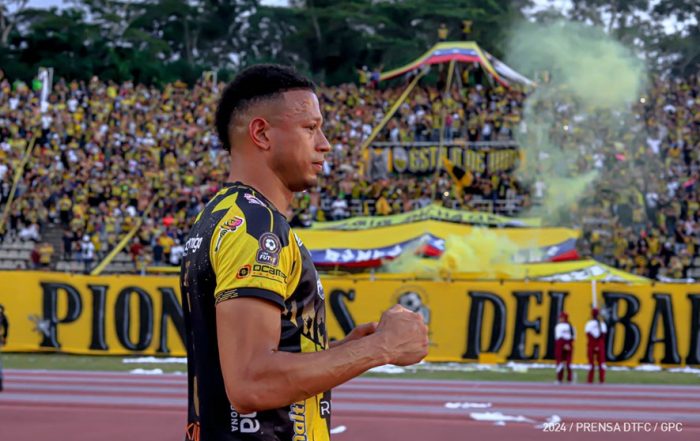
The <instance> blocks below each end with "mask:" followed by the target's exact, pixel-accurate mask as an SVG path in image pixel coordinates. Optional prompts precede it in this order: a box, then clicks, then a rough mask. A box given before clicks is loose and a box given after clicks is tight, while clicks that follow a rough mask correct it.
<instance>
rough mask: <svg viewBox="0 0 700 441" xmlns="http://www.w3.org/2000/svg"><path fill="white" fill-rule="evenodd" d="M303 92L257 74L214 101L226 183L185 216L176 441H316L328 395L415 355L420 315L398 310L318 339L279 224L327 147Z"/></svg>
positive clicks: (314, 282) (298, 245) (304, 277)
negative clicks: (181, 385)
mask: <svg viewBox="0 0 700 441" xmlns="http://www.w3.org/2000/svg"><path fill="white" fill-rule="evenodd" d="M314 90H315V89H314V84H313V83H312V82H310V81H309V80H308V79H306V78H304V77H303V76H301V75H299V74H298V73H296V72H295V71H293V70H292V69H290V68H287V67H282V66H277V65H258V66H254V67H251V68H248V69H246V70H244V71H242V72H241V73H240V74H239V75H238V76H237V77H236V78H235V79H234V80H233V82H231V83H230V84H229V85H228V86H227V87H226V89H225V90H224V91H223V94H222V96H221V99H220V101H219V105H218V109H217V112H216V126H217V131H218V134H219V138H220V140H221V142H222V144H223V146H224V148H225V149H226V150H228V151H229V152H230V159H231V165H230V167H231V168H230V175H229V180H230V181H231V183H228V184H226V185H225V186H224V188H223V189H222V190H221V191H220V192H219V193H217V194H216V195H215V196H214V197H213V198H212V200H211V201H209V203H208V204H207V205H206V207H205V208H204V210H203V211H202V212H201V213H199V215H198V216H197V218H196V219H195V223H194V225H193V227H192V229H191V231H190V235H189V238H188V240H187V242H186V244H185V256H184V259H183V263H182V272H181V292H182V301H183V310H184V314H185V329H186V340H187V353H188V376H189V381H188V383H189V384H188V392H189V410H188V426H187V432H186V439H188V440H201V441H217V440H270V441H272V440H275V441H276V440H279V441H292V440H302V439H308V440H312V439H313V440H315V441H323V440H328V439H329V438H330V435H329V433H330V415H331V403H330V390H331V388H333V387H335V386H337V385H339V384H341V383H344V382H346V381H348V380H350V379H351V378H353V377H355V376H357V375H360V374H362V373H363V372H365V371H366V370H368V369H370V368H372V367H375V366H379V365H383V364H387V363H392V364H396V365H402V366H405V365H409V364H413V363H416V362H418V361H420V360H421V359H423V358H424V357H425V356H426V354H427V348H428V337H427V328H426V326H425V324H424V323H423V319H422V317H421V316H420V315H419V314H416V313H413V312H410V311H408V310H406V309H405V308H403V307H401V306H398V305H397V306H394V307H393V308H391V309H389V310H388V311H386V312H384V314H383V315H382V317H381V319H380V321H379V323H378V324H377V323H367V324H364V325H360V326H358V327H356V328H355V329H354V330H353V331H352V332H351V333H350V334H349V335H347V336H346V338H345V339H344V340H341V341H339V342H333V343H331V344H329V342H328V336H327V333H326V327H327V321H326V313H325V306H324V292H323V286H322V285H321V281H320V280H319V277H318V274H317V272H316V270H315V268H314V265H313V262H312V261H311V256H310V254H309V252H308V250H307V249H306V248H305V247H304V244H303V243H302V242H301V241H300V240H299V238H298V237H297V236H296V235H295V234H294V233H293V231H292V230H291V229H290V227H289V224H288V223H287V219H286V218H285V216H284V214H283V213H285V212H286V210H287V207H288V205H289V204H290V202H291V199H292V196H293V194H294V192H299V191H304V190H306V189H309V188H311V187H313V186H314V185H316V183H317V175H318V174H319V173H320V172H321V171H322V169H323V161H324V156H325V154H326V153H327V152H328V151H329V150H330V145H329V143H328V140H327V139H326V137H325V136H324V134H323V132H322V130H321V126H322V124H323V117H322V115H321V112H320V109H319V103H318V98H317V96H316V94H315V92H314Z"/></svg>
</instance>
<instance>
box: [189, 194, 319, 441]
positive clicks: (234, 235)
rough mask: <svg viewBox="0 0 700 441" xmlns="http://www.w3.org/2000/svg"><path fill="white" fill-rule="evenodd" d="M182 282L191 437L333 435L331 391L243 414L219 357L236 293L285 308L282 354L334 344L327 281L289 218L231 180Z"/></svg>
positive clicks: (199, 222)
mask: <svg viewBox="0 0 700 441" xmlns="http://www.w3.org/2000/svg"><path fill="white" fill-rule="evenodd" d="M180 288H181V293H182V304H183V310H184V313H185V327H186V335H187V342H186V343H187V367H188V377H189V382H188V395H189V410H188V426H187V433H186V439H187V440H189V441H193V440H201V441H215V440H216V441H218V440H265V441H267V440H269V441H272V440H275V441H277V440H279V441H292V440H294V441H297V440H308V441H311V440H314V441H324V440H329V439H330V435H329V433H330V431H329V429H330V391H329V392H326V393H324V394H320V395H317V396H315V397H312V398H309V399H307V400H305V401H300V402H297V403H291V404H290V405H289V406H286V407H283V408H279V409H274V410H268V411H263V412H257V413H252V414H245V415H241V414H239V413H238V412H237V411H236V409H234V408H233V407H232V406H231V404H230V403H229V401H228V398H227V396H226V389H225V387H224V380H223V377H222V373H221V366H220V363H219V350H218V344H217V334H216V314H215V307H216V304H217V303H219V302H224V301H235V300H232V299H236V298H239V297H255V298H259V299H262V300H265V301H268V302H272V303H274V304H275V305H277V306H279V308H280V318H279V320H280V321H281V325H282V327H281V334H280V339H279V350H281V351H287V352H317V351H322V350H324V349H326V348H328V337H327V334H326V314H325V306H324V294H323V287H322V285H321V282H320V280H319V278H318V273H317V272H316V269H315V268H314V266H313V262H312V261H311V255H310V254H309V252H308V250H307V249H306V248H305V247H304V245H303V244H302V242H301V240H299V238H298V237H297V236H296V235H295V234H294V233H293V232H292V230H291V228H290V227H289V224H288V223H287V219H286V218H285V217H284V216H283V215H282V214H281V213H280V212H278V211H277V210H275V208H274V207H273V205H272V204H271V203H270V202H269V201H268V200H267V199H265V197H264V196H263V195H261V194H260V193H258V192H257V191H256V190H254V189H253V188H251V187H249V186H246V185H244V184H241V183H234V184H226V186H225V187H224V188H223V189H222V190H221V191H220V192H218V193H217V194H216V195H215V196H214V198H213V199H212V200H211V201H209V203H208V204H207V205H206V207H205V208H204V210H203V211H202V212H201V213H200V214H199V215H198V216H197V219H196V220H195V223H194V225H193V227H192V230H191V231H190V235H189V237H188V240H187V243H186V244H185V256H184V259H183V263H182V271H181V286H180ZM219 338H226V336H219Z"/></svg>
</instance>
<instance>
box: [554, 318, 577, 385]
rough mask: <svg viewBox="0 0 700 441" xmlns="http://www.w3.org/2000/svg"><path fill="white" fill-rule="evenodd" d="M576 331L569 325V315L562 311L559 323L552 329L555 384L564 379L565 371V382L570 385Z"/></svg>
mask: <svg viewBox="0 0 700 441" xmlns="http://www.w3.org/2000/svg"><path fill="white" fill-rule="evenodd" d="M575 339H576V331H575V330H574V327H573V326H571V323H569V314H567V313H566V312H564V311H562V312H561V313H560V314H559V323H557V326H555V327H554V358H555V360H556V363H557V383H561V382H562V380H563V379H564V369H566V381H567V382H569V383H571V358H572V357H573V354H574V340H575Z"/></svg>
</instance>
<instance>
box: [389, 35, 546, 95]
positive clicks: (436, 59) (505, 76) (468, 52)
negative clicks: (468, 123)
mask: <svg viewBox="0 0 700 441" xmlns="http://www.w3.org/2000/svg"><path fill="white" fill-rule="evenodd" d="M452 61H455V62H460V63H479V64H480V65H481V67H482V68H483V69H484V70H485V71H486V72H488V73H489V74H490V75H491V76H492V77H493V78H494V79H495V80H496V81H498V82H499V83H500V84H502V85H503V86H505V87H510V86H511V85H512V84H513V83H517V84H522V85H525V86H534V85H535V83H534V82H533V81H531V80H530V79H528V78H527V77H525V76H524V75H522V74H520V73H518V72H516V71H515V70H514V69H512V68H511V67H509V66H508V65H506V64H505V63H504V62H502V61H500V60H499V59H497V58H496V57H494V56H493V55H491V54H489V53H488V52H486V51H485V50H483V49H481V48H480V47H479V45H478V44H477V43H476V42H475V41H445V42H442V43H438V44H436V45H435V46H433V47H432V48H430V49H429V50H428V51H427V52H426V53H424V54H423V55H421V56H420V57H418V58H417V59H415V60H414V61H412V62H411V63H408V64H406V65H405V66H401V67H398V68H396V69H393V70H390V71H387V72H384V73H382V74H381V76H380V77H379V79H380V81H384V80H389V79H392V78H396V77H398V76H400V75H403V74H405V73H407V72H411V71H414V70H416V69H419V68H420V67H422V66H429V65H432V64H443V63H450V62H452Z"/></svg>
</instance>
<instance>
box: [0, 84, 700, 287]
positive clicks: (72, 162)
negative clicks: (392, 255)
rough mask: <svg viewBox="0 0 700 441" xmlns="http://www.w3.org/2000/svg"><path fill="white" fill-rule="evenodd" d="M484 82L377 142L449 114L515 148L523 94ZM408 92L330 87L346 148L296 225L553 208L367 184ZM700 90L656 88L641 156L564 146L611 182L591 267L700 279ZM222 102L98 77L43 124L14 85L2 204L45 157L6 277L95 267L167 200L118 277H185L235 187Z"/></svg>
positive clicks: (433, 135) (391, 181)
mask: <svg viewBox="0 0 700 441" xmlns="http://www.w3.org/2000/svg"><path fill="white" fill-rule="evenodd" d="M474 78H475V76H474V75H467V76H466V77H465V78H464V86H465V87H463V88H462V92H461V93H459V92H457V91H456V90H455V91H453V93H452V94H451V95H450V96H449V97H447V98H446V99H443V98H441V96H440V93H439V92H438V89H437V88H435V87H430V86H421V87H419V88H417V89H416V91H415V92H414V93H413V94H412V96H411V97H410V98H409V100H408V101H407V102H406V103H404V104H403V105H402V106H401V108H400V109H399V111H398V112H397V114H396V115H395V116H394V118H393V119H392V120H391V121H390V122H389V124H388V125H387V127H386V129H385V130H384V131H382V132H381V133H380V134H379V137H378V139H377V141H378V142H390V143H415V142H436V141H437V140H438V139H439V138H440V135H441V133H440V128H441V127H442V123H443V120H442V119H441V116H442V115H447V116H446V118H445V120H444V123H445V124H444V125H445V132H444V133H443V134H442V135H443V137H444V139H445V140H447V141H450V142H453V141H454V140H459V141H461V142H467V143H486V145H489V144H488V143H492V144H493V145H501V144H507V143H513V139H514V138H515V134H516V132H518V131H522V130H523V129H524V128H523V126H522V125H523V122H522V113H523V101H524V99H525V94H524V93H523V92H522V91H519V90H515V89H505V88H503V87H501V86H497V85H496V86H495V87H485V86H483V85H481V84H480V83H478V82H476V81H474ZM219 87H222V86H219ZM400 91H401V88H399V87H390V88H388V89H373V88H359V87H357V86H355V85H353V84H345V85H341V86H337V87H322V88H321V89H320V92H319V95H320V101H321V106H322V109H323V112H324V115H325V118H326V125H325V132H326V134H327V136H328V138H329V141H330V143H331V145H332V147H333V148H332V152H331V153H330V154H329V158H328V161H327V165H326V167H325V170H324V173H323V177H322V178H321V180H320V184H319V187H318V188H317V189H315V190H313V191H310V192H308V193H305V194H303V195H299V197H297V198H296V199H295V201H294V204H293V206H292V207H291V209H290V213H289V215H290V218H291V219H292V225H293V226H296V227H306V226H309V225H310V224H311V223H312V222H314V221H323V220H337V219H344V218H347V217H351V216H358V215H378V216H381V215H388V214H395V213H402V212H407V211H410V210H412V209H415V208H420V207H422V206H425V205H427V204H429V203H431V202H433V197H434V198H435V199H436V200H437V201H438V202H440V203H442V204H444V205H445V206H448V207H450V208H465V209H471V210H478V211H487V212H492V213H497V214H505V215H518V214H519V213H521V212H523V211H525V210H527V209H528V208H530V207H532V206H533V205H536V204H538V203H539V202H540V201H541V200H542V198H543V197H544V194H545V193H546V188H544V185H543V183H542V182H538V181H537V179H534V180H530V181H527V180H525V181H523V180H521V179H518V178H517V177H516V176H515V175H514V174H513V173H511V172H507V171H497V172H490V171H489V170H486V171H483V172H481V173H474V175H473V180H472V181H471V183H470V184H469V186H468V187H467V188H465V191H464V192H463V194H461V195H459V196H458V195H457V194H456V192H454V191H453V188H452V181H451V179H450V178H449V176H447V175H445V174H442V175H437V176H436V175H434V174H430V175H429V176H421V177H408V176H403V175H395V174H392V173H387V172H386V171H384V172H383V173H381V174H380V176H378V177H376V178H377V179H364V178H363V170H362V169H358V164H364V161H363V158H362V152H361V151H360V150H359V149H358V148H357V146H359V145H360V144H361V142H362V140H363V139H364V138H365V137H367V136H368V134H369V133H370V132H371V130H372V127H373V125H374V124H375V123H376V122H377V121H378V120H379V119H381V117H382V115H383V114H384V112H385V111H386V110H387V108H388V107H389V106H390V105H391V103H392V102H393V101H394V99H395V98H396V97H397V96H398V95H399V94H400ZM699 92H700V86H698V81H697V78H690V79H687V80H680V79H660V78H656V79H655V80H654V82H653V87H652V88H651V93H650V94H649V95H648V96H647V97H645V100H644V102H639V103H637V104H636V105H635V106H634V108H633V112H632V113H631V115H632V116H631V118H632V119H631V120H629V121H623V122H622V123H621V125H622V126H625V127H627V128H629V129H630V130H629V135H625V138H624V139H625V140H626V143H627V144H628V146H630V148H624V152H623V151H622V150H623V149H621V147H620V146H618V145H615V144H614V143H607V142H606V141H607V136H608V135H609V136H610V137H611V139H612V134H600V133H586V131H585V130H581V131H576V130H575V129H574V130H572V131H571V133H568V134H566V136H562V138H561V139H560V140H558V141H560V142H561V144H562V146H579V145H589V146H590V148H588V149H583V150H580V149H578V148H576V152H575V153H573V154H576V155H578V161H577V162H576V163H577V165H578V167H580V170H582V171H585V170H591V169H596V170H599V171H600V172H601V174H602V175H603V177H604V179H602V180H601V182H602V184H600V185H597V186H596V187H595V188H592V189H591V190H590V192H589V193H588V194H586V195H585V198H584V203H582V204H580V206H577V207H572V213H571V219H569V222H571V223H572V224H574V225H575V226H578V227H580V228H581V229H582V230H583V232H584V234H583V236H582V239H581V241H580V244H579V247H580V251H581V254H582V255H584V256H591V257H594V258H596V259H598V260H601V261H603V262H606V263H610V264H612V265H614V266H616V267H618V268H622V269H625V270H627V271H630V272H632V273H636V274H639V275H645V276H649V277H652V278H664V277H665V278H673V279H683V278H691V277H700V255H699V254H698V250H699V247H698V243H697V242H698V236H699V235H698V233H699V229H700V227H699V224H698V221H699V217H700V202H699V199H698V185H699V184H698V173H700V158H699V157H698V156H699V155H698V152H700V148H699V147H700V146H699V145H698V144H699V143H700V136H698V135H700V133H699V132H700V111H699V106H700V94H699ZM216 98H217V94H216V92H215V91H213V90H212V86H211V84H207V83H204V82H201V83H197V84H195V85H194V86H192V87H187V86H186V85H184V84H181V83H175V84H170V85H167V86H165V87H164V88H162V89H159V88H156V87H147V86H144V85H138V84H133V83H131V82H125V83H123V84H115V83H111V82H103V81H100V80H99V79H97V78H93V79H92V80H91V81H89V82H76V81H65V80H58V81H57V82H56V83H55V85H54V88H53V91H52V94H51V96H50V99H49V101H50V104H51V105H50V106H49V110H48V111H47V112H46V113H41V112H40V111H39V96H38V92H37V91H33V90H31V89H30V88H29V87H27V86H26V85H25V84H23V83H21V82H19V81H17V82H14V83H10V82H9V81H8V80H7V79H5V80H4V81H3V82H2V83H0V207H3V208H4V207H5V204H6V202H7V200H8V196H9V193H10V189H11V187H12V181H13V178H14V176H15V173H16V171H17V164H19V162H20V160H21V158H22V156H23V154H24V152H25V150H26V148H27V147H28V145H29V143H30V142H31V139H32V138H33V137H36V144H35V146H34V150H33V151H32V155H31V158H30V159H29V162H28V164H27V166H26V167H25V169H24V170H23V174H22V178H21V179H20V180H19V182H18V186H17V192H16V195H15V198H14V200H13V202H12V205H11V207H9V208H10V209H9V213H8V218H7V222H6V228H5V231H0V236H1V239H2V240H1V241H0V242H1V243H2V245H1V246H0V268H3V269H9V268H12V269H15V268H20V269H25V268H27V269H29V268H36V267H37V266H43V267H50V268H53V269H55V270H56V271H65V272H81V271H86V270H89V269H90V267H91V265H94V264H95V263H97V262H99V260H100V259H101V258H102V257H104V255H105V253H106V252H107V251H109V250H111V249H112V248H113V247H114V246H115V245H116V244H117V242H118V241H119V240H120V238H121V237H123V235H124V234H125V233H126V232H128V231H129V230H130V229H131V227H132V226H133V225H134V224H135V222H136V220H137V219H138V218H140V217H141V215H142V214H143V212H144V210H145V208H146V206H147V205H148V204H149V202H150V201H151V198H152V197H154V195H155V196H157V200H156V203H155V206H154V208H153V210H152V211H151V212H150V214H149V216H148V217H147V218H146V219H145V220H144V224H143V226H142V228H140V229H139V231H138V233H137V236H136V238H134V240H132V241H131V243H130V244H129V245H128V246H127V247H126V248H125V250H124V251H123V252H122V253H120V254H119V255H118V256H117V258H116V259H114V260H113V262H112V263H111V264H110V266H109V267H107V269H106V270H105V272H107V273H119V272H134V271H145V267H146V266H147V265H151V264H160V265H170V264H172V265H177V264H178V263H179V256H180V254H181V249H182V243H183V242H184V238H185V237H186V235H187V231H188V220H189V219H192V218H193V217H194V215H195V214H196V213H197V212H198V211H199V210H200V209H201V208H202V207H203V205H204V204H205V203H206V202H207V200H208V198H209V197H210V196H211V195H212V194H213V193H215V192H216V191H217V190H218V188H219V186H220V185H221V182H223V181H224V180H225V178H226V176H225V174H224V173H225V172H224V171H225V170H226V169H227V167H226V162H227V161H228V157H227V155H226V154H225V152H224V151H223V150H221V149H220V147H219V142H218V139H217V137H216V135H215V134H214V133H213V132H212V130H211V127H212V120H213V113H214V108H215V103H216ZM554 104H556V103H552V104H551V105H554ZM557 105H559V107H558V108H557V109H558V110H557V115H558V118H560V119H561V123H562V125H563V124H566V123H570V124H571V125H572V126H575V121H576V118H577V114H576V103H571V102H569V103H566V102H565V103H558V104H557ZM599 117H601V118H603V117H607V116H606V115H600V116H599ZM572 121H573V122H574V123H572ZM368 175H369V174H368ZM33 242H36V243H37V244H42V243H47V244H50V246H51V247H52V248H53V251H52V252H51V253H49V252H48V250H47V249H45V250H44V251H45V254H48V255H49V258H48V259H49V264H48V265H46V264H45V263H44V264H42V263H41V262H39V261H38V260H36V259H33V258H32V250H33V249H34V248H35V246H34V243H33ZM39 254H40V253H39ZM39 257H41V256H39ZM35 260H36V261H35ZM44 260H46V257H44ZM86 261H87V262H88V263H87V265H86V263H85V262H86Z"/></svg>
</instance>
